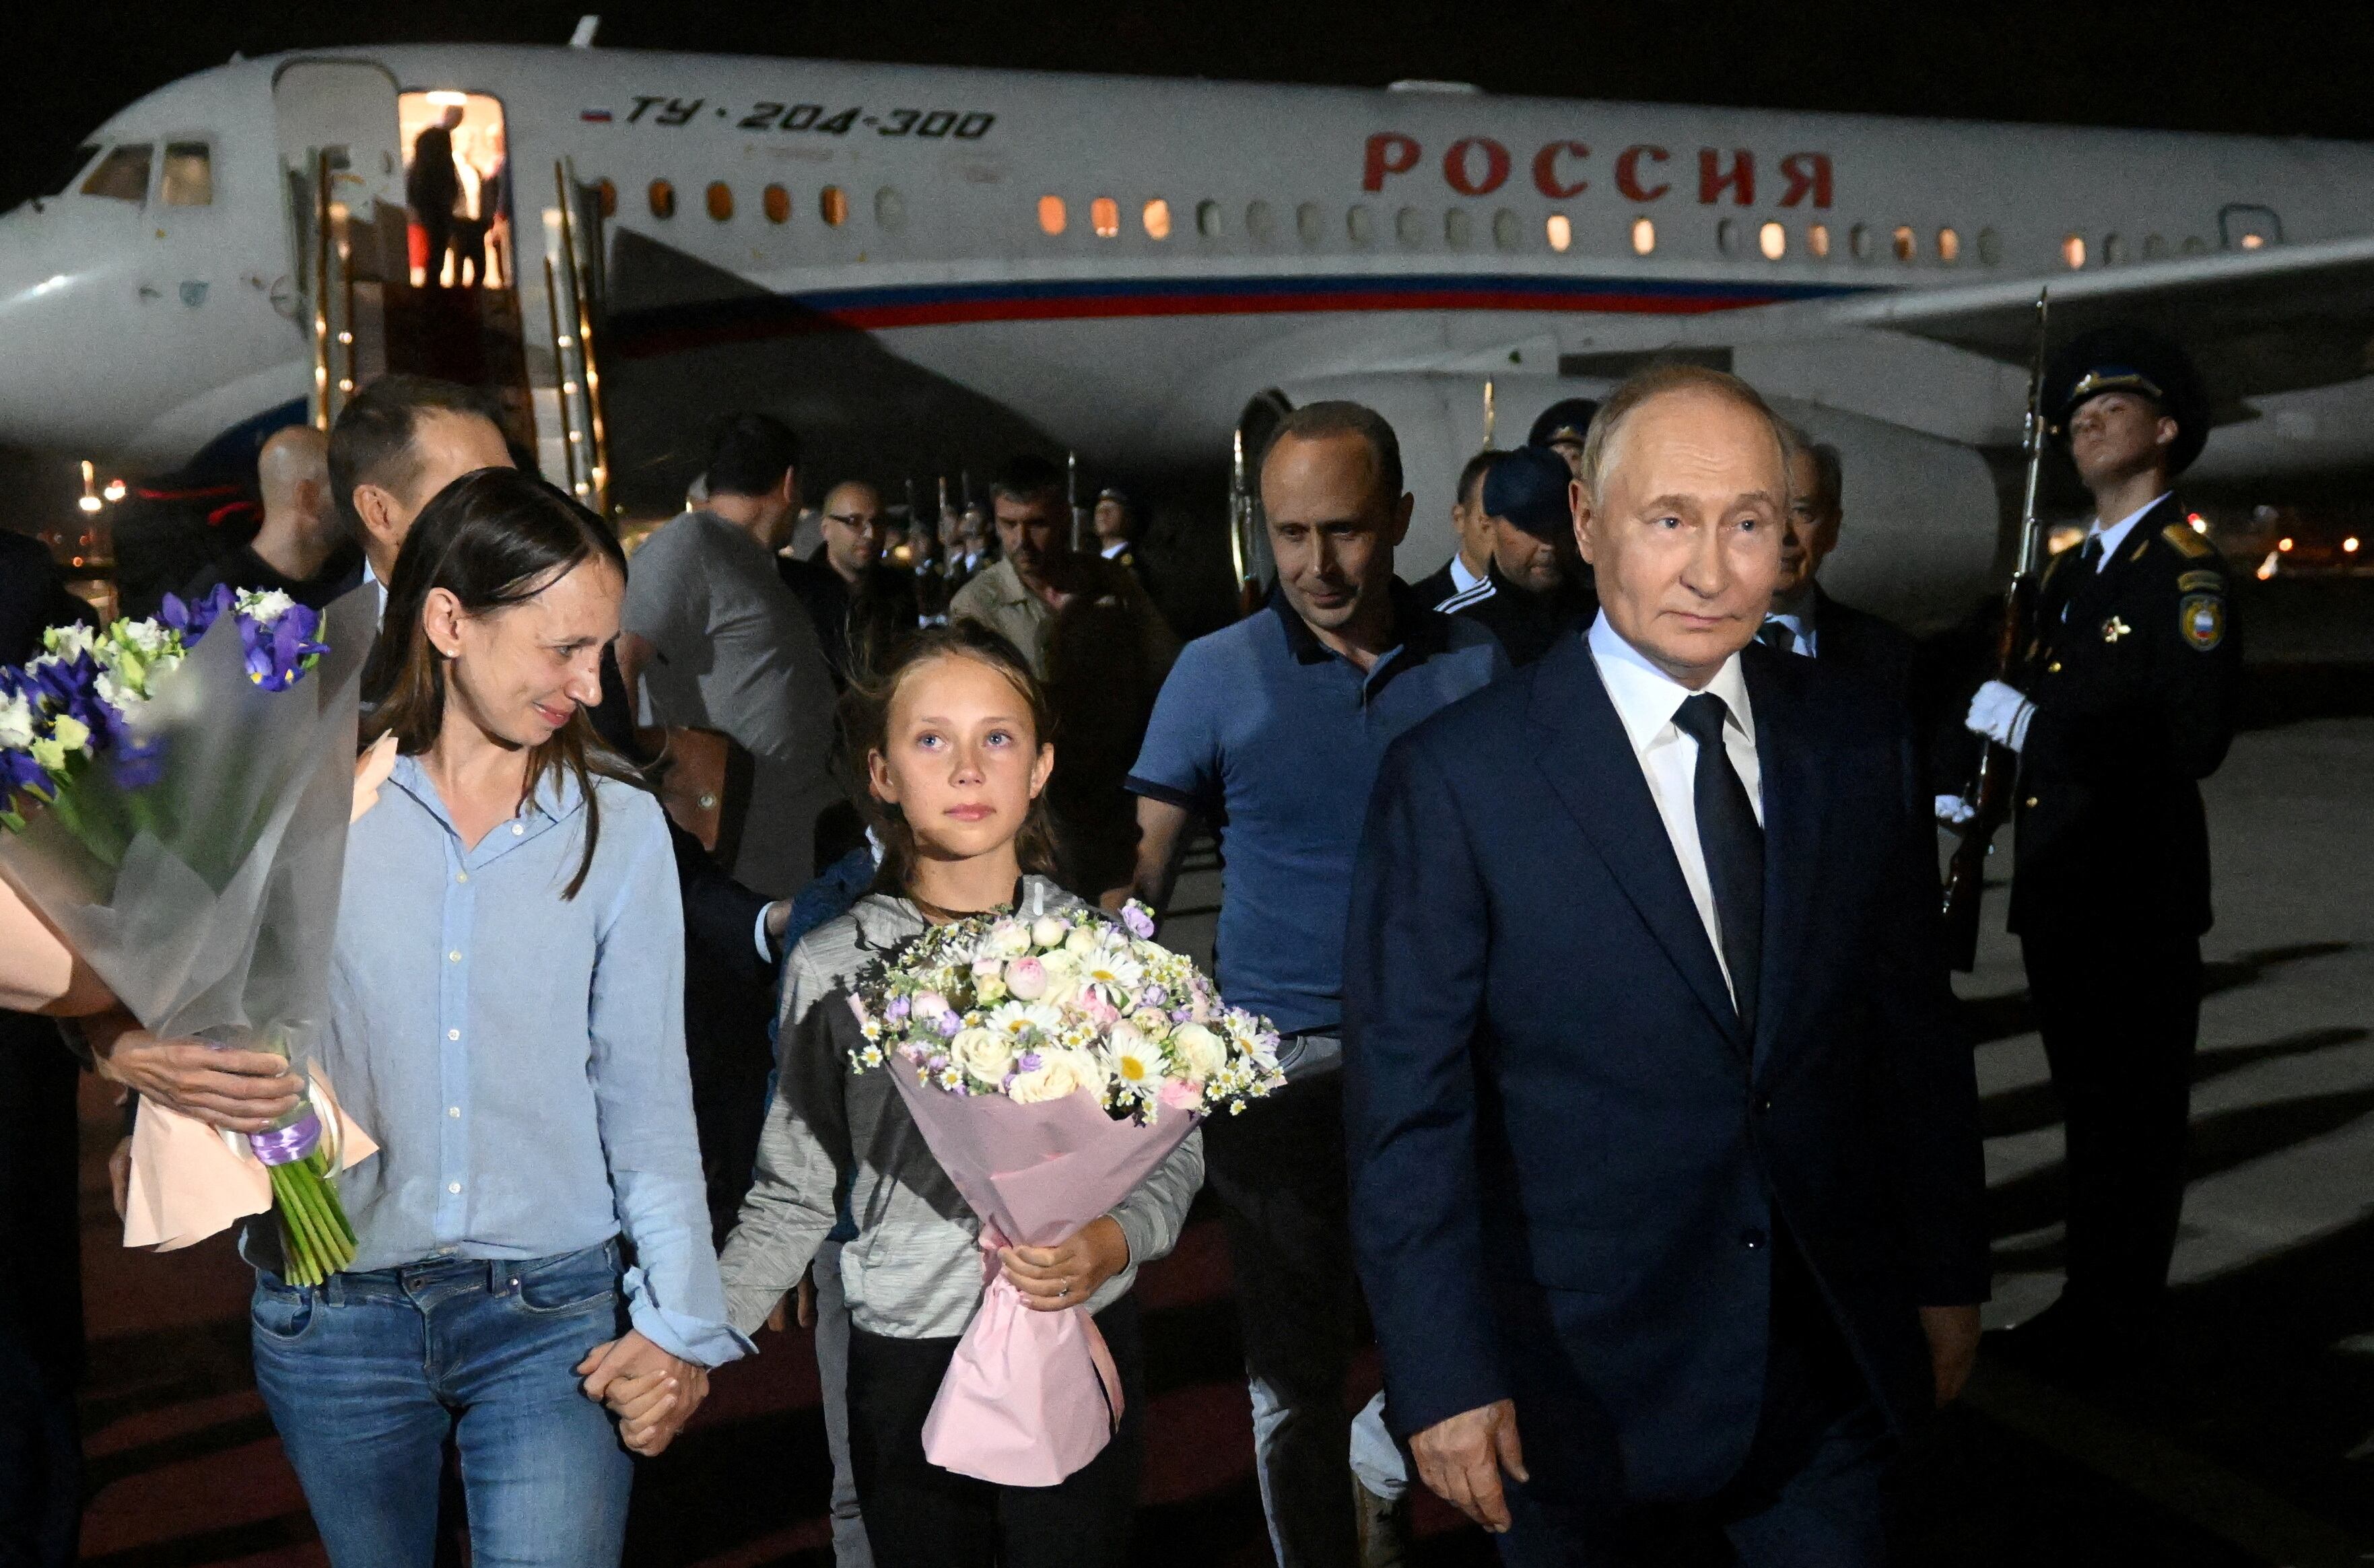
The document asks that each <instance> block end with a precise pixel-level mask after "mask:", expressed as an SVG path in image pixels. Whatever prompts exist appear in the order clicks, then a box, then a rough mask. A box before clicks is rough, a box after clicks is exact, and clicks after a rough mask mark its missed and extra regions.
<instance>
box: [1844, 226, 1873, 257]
mask: <svg viewBox="0 0 2374 1568" xmlns="http://www.w3.org/2000/svg"><path fill="white" fill-rule="evenodd" d="M1847 250H1848V251H1849V252H1851V253H1852V254H1853V256H1854V259H1855V260H1856V261H1858V262H1867V261H1869V260H1871V230H1870V229H1868V228H1864V227H1863V225H1862V224H1860V223H1858V224H1856V225H1855V226H1854V227H1853V228H1850V229H1848V230H1847Z"/></svg>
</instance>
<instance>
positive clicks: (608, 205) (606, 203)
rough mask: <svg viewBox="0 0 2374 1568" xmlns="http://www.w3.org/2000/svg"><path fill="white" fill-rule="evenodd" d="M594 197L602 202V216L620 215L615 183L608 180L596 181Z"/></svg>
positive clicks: (594, 183)
mask: <svg viewBox="0 0 2374 1568" xmlns="http://www.w3.org/2000/svg"><path fill="white" fill-rule="evenodd" d="M593 198H594V200H595V201H597V202H599V203H600V204H601V205H602V216H604V217H616V216H618V187H617V186H616V185H613V184H612V183H610V181H607V180H597V181H594V182H593Z"/></svg>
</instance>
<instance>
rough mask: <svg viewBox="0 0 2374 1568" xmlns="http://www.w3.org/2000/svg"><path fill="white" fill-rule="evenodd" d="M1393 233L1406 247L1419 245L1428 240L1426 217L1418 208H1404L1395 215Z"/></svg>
mask: <svg viewBox="0 0 2374 1568" xmlns="http://www.w3.org/2000/svg"><path fill="white" fill-rule="evenodd" d="M1393 233H1394V235H1395V236H1396V237H1397V238H1398V239H1399V240H1401V242H1402V243H1403V244H1404V245H1417V244H1422V243H1424V242H1425V240H1426V217H1425V216H1424V215H1423V214H1421V213H1420V212H1419V211H1418V210H1417V208H1416V207H1404V208H1402V210H1401V211H1399V212H1397V213H1395V214H1393Z"/></svg>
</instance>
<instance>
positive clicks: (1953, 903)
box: [1945, 288, 2051, 974]
mask: <svg viewBox="0 0 2374 1568" xmlns="http://www.w3.org/2000/svg"><path fill="white" fill-rule="evenodd" d="M2050 294H2051V290H2049V289H2042V288H2039V289H2038V290H2037V291H2036V357H2035V361H2034V363H2033V364H2032V365H2031V366H2030V368H2029V370H2028V377H2027V428H2026V430H2025V431H2024V433H2023V439H2024V443H2025V446H2026V449H2027V487H2026V489H2025V491H2024V493H2023V496H2022V499H2021V503H2020V520H2019V560H2018V565H2017V567H2016V569H2015V570H2014V571H2013V573H2012V579H2011V585H2010V587H2008V588H2007V589H2005V590H2004V601H2003V614H2002V618H2001V621H2000V623H1999V625H1998V626H1997V629H1996V634H1995V665H1994V678H1995V679H1996V680H1998V681H2003V682H2005V683H2007V684H2009V685H2019V684H2020V677H2021V676H2022V675H2023V674H2024V673H2026V665H2027V650H2028V647H2029V645H2030V643H2031V642H2032V641H2033V640H2034V638H2035V634H2036V626H2035V620H2036V585H2037V579H2038V576H2039V569H2040V568H2041V567H2042V566H2043V562H2044V523H2043V520H2042V519H2040V518H2039V517H2038V516H2037V511H2036V491H2037V482H2038V480H2039V478H2040V477H2041V476H2042V474H2043V472H2044V449H2045V446H2046V443H2047V437H2048V434H2049V428H2048V427H2047V424H2046V421H2045V415H2044V344H2045V339H2044V331H2045V319H2046V311H2047V310H2048V308H2049V296H2050ZM1984 746H1985V749H1984V750H1983V751H1981V752H1980V755H1979V766H1978V773H1977V776H1976V777H1975V778H1972V779H1971V780H1970V785H1969V789H1967V790H1964V791H1963V792H1962V799H1963V801H1964V802H1966V803H1967V804H1968V805H1969V815H1968V816H1966V817H1965V818H1963V820H1962V821H1960V822H1959V823H1957V824H1954V825H1953V829H1954V834H1955V837H1956V839H1957V842H1956V843H1955V845H1954V853H1953V856H1952V858H1951V859H1950V860H1948V861H1947V862H1946V869H1945V954H1946V956H1947V958H1948V959H1949V960H1950V961H1951V962H1952V964H1953V966H1954V967H1955V968H1956V969H1957V970H1959V971H1960V972H1962V973H1964V974H1968V973H1969V971H1970V969H1971V967H1972V966H1973V965H1976V964H1977V963H1978V956H1979V910H1980V904H1981V903H1982V902H1983V901H1984V900H1985V898H1986V885H1987V857H1988V856H1989V855H1990V854H1992V852H1993V848H1994V837H1995V831H1996V830H1997V829H1998V828H2000V827H2002V826H2003V825H2004V822H2005V821H2007V820H2008V819H2009V818H2010V816H2011V805H2012V793H2013V790H2014V789H2015V788H2016V785H2017V783H2018V777H2019V754H2018V753H2016V752H2015V751H2013V750H2012V749H2011V748H2010V747H2008V746H2004V745H2000V744H1998V743H1995V742H1993V741H1986V742H1985V743H1984Z"/></svg>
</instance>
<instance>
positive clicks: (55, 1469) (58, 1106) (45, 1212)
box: [0, 1012, 83, 1568]
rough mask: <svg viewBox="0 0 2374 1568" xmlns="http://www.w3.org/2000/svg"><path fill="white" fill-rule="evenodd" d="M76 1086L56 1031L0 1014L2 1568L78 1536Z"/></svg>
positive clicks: (48, 1554)
mask: <svg viewBox="0 0 2374 1568" xmlns="http://www.w3.org/2000/svg"><path fill="white" fill-rule="evenodd" d="M80 1077H81V1071H80V1069H78V1068H77V1067H76V1064H75V1059H74V1058H73V1057H71V1056H69V1055H67V1054H66V1048H65V1045H64V1044H63V1043H61V1041H60V1040H59V1038H58V1031H57V1025H56V1024H53V1023H52V1022H51V1021H50V1020H48V1019H46V1018H35V1017H31V1016H29V1015H28V1014H25V1013H19V1012H0V1256H5V1257H6V1258H8V1259H10V1261H11V1265H12V1267H11V1270H10V1275H9V1280H8V1282H7V1285H6V1294H5V1298H0V1568H52V1565H53V1564H65V1563H69V1562H74V1561H75V1555H76V1542H77V1540H78V1539H79V1536H80V1532H81V1528H82V1427H81V1423H80V1422H79V1420H78V1419H77V1417H76V1411H75V1388H76V1385H77V1384H78V1383H79V1382H80V1381H81V1377H82V1363H83V1340H82V1246H81V1237H82V1230H81V1215H80V1212H79V1211H78V1208H77V1198H78V1191H77V1188H78V1183H79V1172H78V1170H77V1168H76V1152H77V1148H76V1132H77V1129H76V1115H75V1091H76V1084H77V1082H78V1081H79V1079H80Z"/></svg>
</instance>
